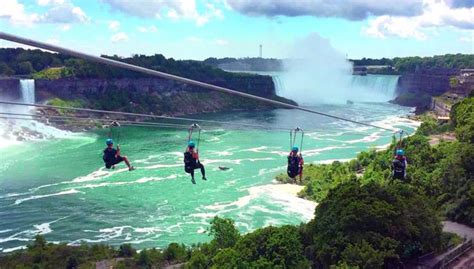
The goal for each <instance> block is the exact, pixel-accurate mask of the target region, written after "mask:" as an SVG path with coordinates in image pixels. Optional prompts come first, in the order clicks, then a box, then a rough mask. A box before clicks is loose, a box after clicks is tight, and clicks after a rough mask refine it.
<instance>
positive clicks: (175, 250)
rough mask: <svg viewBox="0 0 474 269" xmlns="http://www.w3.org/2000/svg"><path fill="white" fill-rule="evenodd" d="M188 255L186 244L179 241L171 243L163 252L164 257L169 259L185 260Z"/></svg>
mask: <svg viewBox="0 0 474 269" xmlns="http://www.w3.org/2000/svg"><path fill="white" fill-rule="evenodd" d="M187 255H188V252H187V250H186V246H185V245H183V244H181V245H180V244H178V243H171V244H169V245H168V247H167V248H166V249H165V250H164V252H163V256H164V258H165V259H166V260H168V261H184V260H186V258H187Z"/></svg>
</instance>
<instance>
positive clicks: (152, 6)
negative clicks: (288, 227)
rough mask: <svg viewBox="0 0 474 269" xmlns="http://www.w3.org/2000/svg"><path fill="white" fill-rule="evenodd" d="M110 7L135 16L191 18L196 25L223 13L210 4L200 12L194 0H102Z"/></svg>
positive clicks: (221, 15)
mask: <svg viewBox="0 0 474 269" xmlns="http://www.w3.org/2000/svg"><path fill="white" fill-rule="evenodd" d="M103 1H104V2H105V3H107V4H108V5H109V6H110V7H111V8H112V9H115V10H119V11H121V12H123V13H126V14H130V15H133V16H136V17H148V18H161V17H162V15H164V16H165V17H167V18H169V19H172V20H180V19H185V20H192V21H194V22H195V23H196V25H197V26H202V25H204V24H206V23H208V22H209V21H210V20H211V19H214V18H222V17H223V13H222V11H221V10H220V9H218V8H216V7H215V6H214V5H212V4H205V11H204V12H203V13H202V14H200V13H199V12H198V10H197V7H196V1H195V0H135V1H130V0H103Z"/></svg>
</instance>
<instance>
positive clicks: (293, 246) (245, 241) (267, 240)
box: [234, 225, 308, 268]
mask: <svg viewBox="0 0 474 269" xmlns="http://www.w3.org/2000/svg"><path fill="white" fill-rule="evenodd" d="M300 240H301V238H300V234H299V230H298V228H297V227H295V226H290V225H284V226H281V227H273V226H269V227H265V228H262V229H257V230H255V231H254V232H252V233H249V234H246V235H244V236H243V237H242V238H240V239H239V241H238V242H237V244H236V245H235V247H234V249H235V251H237V253H238V254H239V255H240V258H241V259H242V261H244V262H247V263H249V264H252V263H263V264H266V262H270V264H272V267H275V266H278V267H283V268H301V267H303V268H304V267H305V266H307V265H308V264H307V261H306V259H305V258H304V256H303V255H302V253H303V246H302V244H301V241H300ZM251 267H252V266H251Z"/></svg>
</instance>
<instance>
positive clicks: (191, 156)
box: [184, 124, 207, 184]
mask: <svg viewBox="0 0 474 269" xmlns="http://www.w3.org/2000/svg"><path fill="white" fill-rule="evenodd" d="M195 129H197V130H198V139H197V144H196V143H195V142H194V141H193V140H192V138H193V132H194V130H195ZM200 139H201V127H200V126H199V125H197V124H193V125H191V127H190V128H189V136H188V146H187V147H186V151H185V152H184V171H185V172H186V173H188V174H190V175H191V182H192V183H193V184H196V180H194V170H196V169H201V175H202V180H207V178H206V170H205V169H204V165H203V164H202V163H201V161H200V160H199V141H200Z"/></svg>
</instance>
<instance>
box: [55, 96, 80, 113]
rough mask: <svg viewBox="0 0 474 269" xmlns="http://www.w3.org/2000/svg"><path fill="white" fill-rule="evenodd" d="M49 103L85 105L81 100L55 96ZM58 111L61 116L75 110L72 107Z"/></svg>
mask: <svg viewBox="0 0 474 269" xmlns="http://www.w3.org/2000/svg"><path fill="white" fill-rule="evenodd" d="M47 105H50V106H61V107H77V108H81V107H84V105H83V102H82V101H80V100H63V99H60V98H53V99H50V100H48V102H47ZM56 111H57V112H58V114H59V115H61V116H64V115H67V114H70V113H73V112H74V111H73V110H71V109H57V110H56Z"/></svg>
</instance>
